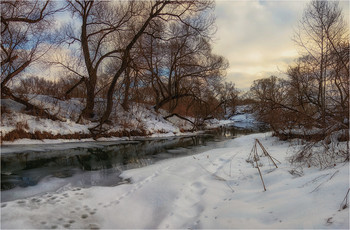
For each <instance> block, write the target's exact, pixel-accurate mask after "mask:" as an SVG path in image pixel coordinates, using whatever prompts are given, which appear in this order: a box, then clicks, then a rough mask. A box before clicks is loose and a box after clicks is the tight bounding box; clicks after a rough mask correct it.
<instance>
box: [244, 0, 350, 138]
mask: <svg viewBox="0 0 350 230" xmlns="http://www.w3.org/2000/svg"><path fill="white" fill-rule="evenodd" d="M294 40H295V41H296V42H297V44H298V45H300V47H301V48H302V49H303V50H304V51H305V54H304V55H303V56H302V57H300V58H299V59H298V60H297V61H296V63H295V64H292V65H290V67H289V69H288V71H287V75H288V79H287V80H281V79H277V78H276V77H271V78H269V79H261V80H257V81H256V82H254V84H253V86H252V87H251V91H252V93H253V95H254V96H255V98H256V99H257V104H256V107H257V109H258V111H259V115H260V117H262V118H263V120H265V121H266V122H268V123H269V124H271V126H272V128H273V129H274V130H275V131H276V132H277V133H280V134H281V135H282V134H283V135H285V136H288V135H289V134H288V132H289V131H288V130H291V129H295V128H297V129H302V130H307V129H311V128H318V129H319V132H318V133H316V134H315V135H316V136H318V137H317V138H321V139H322V138H324V137H326V136H327V135H329V134H331V133H332V132H333V131H335V130H340V129H349V30H348V26H347V25H346V23H345V22H344V20H343V18H342V16H341V10H340V9H339V7H338V3H337V2H328V1H312V2H310V4H309V5H308V7H307V8H306V10H305V12H304V16H303V19H302V21H301V23H300V26H299V31H298V32H297V33H296V36H295V39H294ZM347 139H349V137H347Z"/></svg>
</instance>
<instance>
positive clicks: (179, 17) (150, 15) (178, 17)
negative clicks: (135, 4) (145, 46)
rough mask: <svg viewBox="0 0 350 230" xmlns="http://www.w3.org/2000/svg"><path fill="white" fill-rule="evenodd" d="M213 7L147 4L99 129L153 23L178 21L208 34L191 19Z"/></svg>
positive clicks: (207, 4) (202, 3) (196, 3)
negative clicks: (157, 20)
mask: <svg viewBox="0 0 350 230" xmlns="http://www.w3.org/2000/svg"><path fill="white" fill-rule="evenodd" d="M211 6H212V2H211V1H154V2H153V1H150V2H146V3H145V5H144V9H145V11H142V12H143V13H141V15H142V17H141V18H140V20H137V22H136V23H135V24H134V28H137V29H136V30H135V33H134V34H133V36H132V37H131V39H130V40H129V42H128V43H127V45H126V46H125V48H124V51H123V53H122V55H121V64H120V67H119V69H117V71H116V73H115V74H114V77H113V79H112V82H111V84H110V87H109V90H108V93H107V105H106V110H105V112H104V114H103V116H102V117H101V119H100V125H99V127H101V126H102V124H104V123H105V122H106V121H107V120H108V118H109V116H110V114H111V112H112V108H113V94H114V88H115V85H116V83H117V81H118V80H119V78H120V77H121V76H122V74H123V72H124V71H125V69H126V68H127V67H128V65H129V63H130V53H131V51H132V49H133V48H134V46H135V44H136V42H137V41H138V40H139V39H140V38H141V36H142V35H143V34H144V33H145V32H147V31H146V29H147V28H148V27H150V26H151V25H152V22H153V21H154V20H156V19H160V20H163V21H166V22H168V23H170V22H172V21H177V22H181V23H183V24H185V25H188V26H189V27H192V28H194V29H196V30H197V31H199V32H203V33H206V32H207V31H205V30H204V31H202V27H201V26H202V25H201V23H199V24H197V23H196V22H198V21H196V20H194V21H193V20H192V21H191V19H192V17H193V16H197V17H198V16H199V13H201V12H203V11H205V10H206V9H208V8H209V7H211Z"/></svg>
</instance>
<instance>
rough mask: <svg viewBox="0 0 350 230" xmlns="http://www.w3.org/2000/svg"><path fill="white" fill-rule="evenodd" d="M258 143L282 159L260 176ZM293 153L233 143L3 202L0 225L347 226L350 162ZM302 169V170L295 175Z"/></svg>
mask: <svg viewBox="0 0 350 230" xmlns="http://www.w3.org/2000/svg"><path fill="white" fill-rule="evenodd" d="M255 138H258V139H259V140H260V141H261V142H262V144H263V145H264V146H265V147H266V149H267V151H268V152H269V153H270V154H271V155H272V156H273V157H275V158H276V159H278V160H279V161H281V164H278V168H277V169H276V168H274V167H273V165H272V164H270V163H269V162H268V161H267V159H264V158H265V157H262V158H261V164H262V166H261V171H262V175H263V178H264V181H265V185H266V188H267V191H264V190H263V186H262V183H261V180H260V177H259V174H258V170H257V168H254V167H253V166H252V165H251V164H250V163H248V162H246V159H247V158H248V156H249V154H250V151H251V148H252V146H253V143H254V140H255ZM292 152H293V149H292V148H290V147H289V144H288V142H281V141H278V139H277V138H274V137H271V133H266V134H253V135H248V136H242V137H239V138H236V139H233V140H229V141H227V142H226V144H225V148H220V149H215V150H210V151H207V152H204V153H201V154H197V155H194V156H188V157H183V158H176V159H169V160H164V161H160V162H158V163H156V164H154V165H151V166H147V167H144V168H139V169H133V170H128V171H125V172H124V173H123V174H122V176H123V177H124V178H130V181H131V183H130V184H123V185H119V186H116V187H91V188H79V187H73V186H72V185H68V186H65V187H64V188H61V189H60V190H58V191H56V192H53V193H45V194H41V195H38V196H35V197H30V198H27V199H21V200H15V201H10V202H6V203H2V204H1V224H2V226H1V227H2V228H3V229H5V228H20V229H23V228H35V229H40V228H45V229H51V228H80V229H82V228H84V229H86V228H90V229H91V228H92V229H96V228H113V229H116V228H133V229H135V228H142V229H145V228H148V229H149V228H161V229H167V228H169V229H174V228H177V229H178V228H181V229H184V228H191V229H193V228H214V229H219V228H269V229H276V228H278V229H280V228H293V229H294V228H329V229H334V228H343V229H348V228H349V209H348V208H347V209H344V210H342V211H339V208H340V205H341V203H342V201H343V199H344V197H345V195H346V192H347V189H348V188H349V163H343V164H337V165H336V166H335V167H334V168H330V169H325V170H319V169H316V168H304V169H303V170H301V169H300V168H294V166H291V165H290V164H289V163H288V161H287V157H288V156H290V155H291V153H292ZM296 172H297V173H296Z"/></svg>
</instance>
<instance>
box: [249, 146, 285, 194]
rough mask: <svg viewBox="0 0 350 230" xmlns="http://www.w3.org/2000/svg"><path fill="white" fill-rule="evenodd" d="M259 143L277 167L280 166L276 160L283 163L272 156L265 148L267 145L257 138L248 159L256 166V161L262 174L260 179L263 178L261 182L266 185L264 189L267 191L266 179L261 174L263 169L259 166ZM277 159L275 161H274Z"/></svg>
mask: <svg viewBox="0 0 350 230" xmlns="http://www.w3.org/2000/svg"><path fill="white" fill-rule="evenodd" d="M257 144H258V145H259V146H260V148H261V150H262V151H263V154H264V155H265V156H266V157H268V159H269V160H270V161H271V162H272V163H273V164H274V165H275V167H276V168H278V166H277V164H276V163H275V161H277V162H278V163H281V162H280V161H278V160H277V159H276V158H274V157H272V156H271V155H270V154H269V153H268V152H267V150H266V149H265V147H264V146H263V145H262V144H261V142H260V141H259V140H258V139H255V143H254V145H253V148H252V150H251V152H250V155H249V158H248V161H249V162H251V163H252V164H253V166H254V162H255V164H256V168H257V169H258V171H259V175H260V179H261V182H262V184H263V186H264V191H266V187H265V183H264V179H263V176H262V174H261V171H260V167H259V164H258V160H259V155H258V149H257ZM274 160H275V161H274Z"/></svg>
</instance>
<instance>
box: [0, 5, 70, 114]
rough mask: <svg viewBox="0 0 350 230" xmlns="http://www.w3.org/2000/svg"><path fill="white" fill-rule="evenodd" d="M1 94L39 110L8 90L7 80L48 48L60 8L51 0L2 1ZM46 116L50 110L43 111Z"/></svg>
mask: <svg viewBox="0 0 350 230" xmlns="http://www.w3.org/2000/svg"><path fill="white" fill-rule="evenodd" d="M0 4H1V53H0V56H1V95H2V96H4V95H6V96H9V97H10V98H12V99H14V100H16V101H17V102H20V103H22V104H25V105H26V106H27V109H31V110H38V108H37V107H35V106H34V105H31V104H30V103H29V102H28V101H27V100H26V99H24V98H19V97H18V96H16V95H14V94H13V93H12V92H11V89H10V88H9V87H8V85H9V82H10V81H11V80H12V79H13V78H14V77H16V76H19V75H20V74H22V73H23V72H24V71H25V70H26V69H28V67H29V66H30V65H31V64H32V63H34V62H35V61H37V60H38V59H39V58H40V57H42V55H43V54H45V53H46V52H47V51H48V50H49V49H50V46H51V45H50V43H49V42H48V41H49V40H48V39H49V35H50V33H51V32H52V31H51V30H50V27H49V26H50V22H51V21H52V16H53V15H54V14H55V13H56V12H58V11H60V10H62V9H63V8H55V6H54V4H53V3H52V2H51V1H50V0H47V1H40V0H37V1H1V3H0ZM46 115H47V116H49V114H46Z"/></svg>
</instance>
